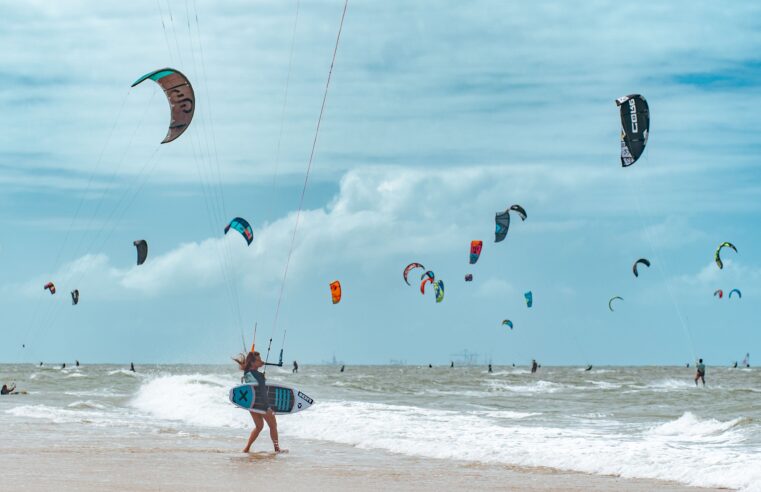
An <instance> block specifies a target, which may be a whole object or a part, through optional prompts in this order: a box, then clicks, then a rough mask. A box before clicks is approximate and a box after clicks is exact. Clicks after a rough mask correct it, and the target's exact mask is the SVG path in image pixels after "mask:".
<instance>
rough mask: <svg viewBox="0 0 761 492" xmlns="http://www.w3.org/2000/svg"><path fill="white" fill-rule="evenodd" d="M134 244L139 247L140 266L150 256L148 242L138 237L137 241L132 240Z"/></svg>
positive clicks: (138, 261)
mask: <svg viewBox="0 0 761 492" xmlns="http://www.w3.org/2000/svg"><path fill="white" fill-rule="evenodd" d="M132 244H133V245H134V246H135V248H136V249H137V264H138V266H140V265H142V264H143V263H145V259H146V258H148V243H147V242H146V241H145V239H138V240H137V241H132Z"/></svg>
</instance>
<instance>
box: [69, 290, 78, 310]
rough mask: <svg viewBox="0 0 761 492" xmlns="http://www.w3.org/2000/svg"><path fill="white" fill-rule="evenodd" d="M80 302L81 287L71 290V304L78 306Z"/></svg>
mask: <svg viewBox="0 0 761 492" xmlns="http://www.w3.org/2000/svg"><path fill="white" fill-rule="evenodd" d="M77 304H79V289H74V290H72V291H71V305H72V306H76V305H77Z"/></svg>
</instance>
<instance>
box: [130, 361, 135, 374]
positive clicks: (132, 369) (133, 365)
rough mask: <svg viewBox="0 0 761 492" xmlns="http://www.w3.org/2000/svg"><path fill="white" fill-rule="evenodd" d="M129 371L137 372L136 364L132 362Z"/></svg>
mask: <svg viewBox="0 0 761 492" xmlns="http://www.w3.org/2000/svg"><path fill="white" fill-rule="evenodd" d="M129 370H130V371H132V372H135V363H134V362H130V363H129Z"/></svg>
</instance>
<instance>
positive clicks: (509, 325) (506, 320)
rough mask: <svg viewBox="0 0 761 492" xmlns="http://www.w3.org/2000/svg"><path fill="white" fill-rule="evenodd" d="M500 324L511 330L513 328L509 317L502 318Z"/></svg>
mask: <svg viewBox="0 0 761 492" xmlns="http://www.w3.org/2000/svg"><path fill="white" fill-rule="evenodd" d="M502 326H508V327H509V328H510V329H511V330H512V329H513V322H512V321H510V320H509V319H503V320H502Z"/></svg>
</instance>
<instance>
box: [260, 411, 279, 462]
mask: <svg viewBox="0 0 761 492" xmlns="http://www.w3.org/2000/svg"><path fill="white" fill-rule="evenodd" d="M263 417H264V420H265V421H266V422H267V426H268V427H269V428H270V437H271V438H272V444H273V445H274V446H275V452H276V453H279V452H280V444H278V442H277V420H276V419H275V412H273V411H272V409H269V410H267V413H265V414H264V415H263Z"/></svg>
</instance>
